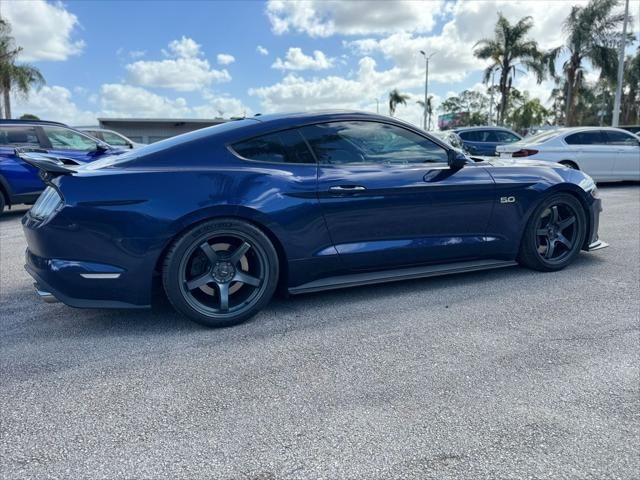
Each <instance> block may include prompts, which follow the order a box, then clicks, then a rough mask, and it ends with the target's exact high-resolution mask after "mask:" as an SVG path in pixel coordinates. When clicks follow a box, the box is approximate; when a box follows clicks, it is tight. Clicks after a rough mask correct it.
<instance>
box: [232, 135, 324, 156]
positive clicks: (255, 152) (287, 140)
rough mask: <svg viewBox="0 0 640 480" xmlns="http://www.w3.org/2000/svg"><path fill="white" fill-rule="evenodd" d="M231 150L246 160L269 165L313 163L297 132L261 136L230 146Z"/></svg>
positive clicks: (305, 145)
mask: <svg viewBox="0 0 640 480" xmlns="http://www.w3.org/2000/svg"><path fill="white" fill-rule="evenodd" d="M231 149H232V150H233V151H234V152H235V153H236V154H237V155H239V156H240V157H242V158H245V159H247V160H255V161H258V162H271V163H315V159H314V158H313V155H312V154H311V152H310V151H309V148H308V147H307V144H306V142H305V141H304V139H303V138H302V135H301V134H300V132H299V131H298V130H285V131H282V132H276V133H270V134H267V135H261V136H259V137H255V138H252V139H249V140H245V141H243V142H238V143H235V144H233V145H231Z"/></svg>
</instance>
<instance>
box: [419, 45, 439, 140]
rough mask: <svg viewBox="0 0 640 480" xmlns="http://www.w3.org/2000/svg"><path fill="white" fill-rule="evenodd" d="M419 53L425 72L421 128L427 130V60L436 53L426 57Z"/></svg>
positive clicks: (423, 53) (424, 54) (421, 51)
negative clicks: (422, 57) (421, 56)
mask: <svg viewBox="0 0 640 480" xmlns="http://www.w3.org/2000/svg"><path fill="white" fill-rule="evenodd" d="M420 53H421V54H422V55H423V56H424V62H425V72H424V112H423V119H422V122H423V123H422V126H423V128H424V129H425V130H426V129H427V110H428V105H429V104H428V102H429V60H430V59H431V57H433V56H434V55H435V54H436V52H433V53H432V54H431V55H428V56H427V54H426V53H425V52H424V50H420Z"/></svg>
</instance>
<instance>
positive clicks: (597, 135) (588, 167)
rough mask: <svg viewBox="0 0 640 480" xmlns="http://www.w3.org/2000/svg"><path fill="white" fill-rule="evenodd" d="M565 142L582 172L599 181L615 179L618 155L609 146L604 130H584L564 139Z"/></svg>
mask: <svg viewBox="0 0 640 480" xmlns="http://www.w3.org/2000/svg"><path fill="white" fill-rule="evenodd" d="M564 142H565V143H566V144H567V145H568V149H569V151H570V152H571V153H572V155H571V157H575V160H577V163H578V166H579V167H580V169H581V170H583V171H585V172H586V173H587V174H589V175H591V176H592V177H593V178H595V179H596V180H599V181H606V180H609V179H611V178H613V172H614V164H615V162H616V157H617V155H616V152H614V151H613V149H612V148H611V146H610V145H607V141H606V137H605V136H604V133H603V131H602V130H583V131H581V132H576V133H572V134H570V135H567V136H566V137H565V138H564ZM573 159H574V158H567V159H566V160H573Z"/></svg>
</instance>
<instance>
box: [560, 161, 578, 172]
mask: <svg viewBox="0 0 640 480" xmlns="http://www.w3.org/2000/svg"><path fill="white" fill-rule="evenodd" d="M558 163H559V164H560V165H564V166H565V167H568V168H571V169H573V170H580V168H579V167H578V165H576V164H575V163H574V162H572V161H570V160H563V161H562V162H558Z"/></svg>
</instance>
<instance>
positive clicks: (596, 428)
mask: <svg viewBox="0 0 640 480" xmlns="http://www.w3.org/2000/svg"><path fill="white" fill-rule="evenodd" d="M601 192H602V196H603V199H604V208H605V211H604V212H603V217H602V223H601V228H600V233H601V237H602V238H603V239H604V240H605V241H607V242H609V243H610V244H611V247H610V248H608V249H606V250H603V251H600V252H596V253H592V254H585V253H583V254H582V255H581V256H580V257H579V259H578V260H577V261H576V263H575V264H574V265H572V266H571V267H570V268H568V269H566V270H564V271H562V272H558V273H553V274H541V273H536V272H531V271H528V270H525V269H522V268H513V269H506V270H497V271H490V272H484V273H475V274H469V275H459V276H451V277H443V278H435V279H426V280H420V281H410V282H402V283H394V284H389V285H381V286H375V287H366V288H357V289H351V290H343V291H336V292H328V293H318V294H311V295H305V296H300V297H294V298H291V299H288V300H283V299H280V300H276V301H275V302H274V303H273V304H272V305H271V306H270V307H268V308H267V309H266V310H265V311H264V312H262V313H261V314H260V315H259V316H258V317H256V318H255V319H254V320H253V321H251V322H250V323H247V324H244V325H241V326H239V327H234V328H230V329H225V330H207V329H204V328H202V327H200V326H198V325H196V324H193V323H191V322H189V321H186V320H184V319H182V318H180V317H179V316H178V315H177V314H175V313H174V312H173V311H172V310H171V308H170V307H169V306H168V305H167V304H166V303H161V304H160V305H157V306H156V307H154V309H153V310H151V311H147V312H140V311H107V310H93V311H90V310H75V309H71V308H68V307H65V306H64V305H61V304H54V305H48V304H44V303H41V302H40V301H38V299H37V298H36V296H35V294H34V293H33V291H32V288H31V284H32V282H31V280H30V278H29V276H28V275H27V274H26V273H25V271H24V270H23V268H22V262H23V251H24V248H25V240H24V237H23V235H22V230H21V227H20V218H21V215H22V213H24V209H23V210H22V211H14V212H10V213H8V214H6V215H5V216H3V217H2V218H0V271H1V275H0V294H1V295H0V317H1V318H0V339H1V344H0V361H1V365H0V367H1V387H2V388H1V389H0V409H1V425H0V430H1V436H0V445H1V449H0V462H1V469H0V472H1V474H2V478H7V479H14V478H16V479H17V478H74V479H82V478H92V479H96V478H108V479H116V478H131V479H147V478H148V479H156V478H189V479H193V478H223V479H227V478H228V479H232V478H233V479H236V478H237V479H256V480H257V479H261V480H267V479H279V478H294V479H304V478H327V479H334V478H363V479H395V478H397V479H401V478H402V479H404V478H421V479H439V480H440V479H460V478H469V479H480V478H482V479H512V478H514V479H515V478H518V479H519V478H527V479H529V478H532V479H533V478H563V479H565V478H575V479H599V480H600V479H633V478H639V477H640V453H638V445H639V444H640V331H639V330H640V329H639V324H640V186H639V185H625V186H605V187H603V188H602V189H601Z"/></svg>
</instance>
